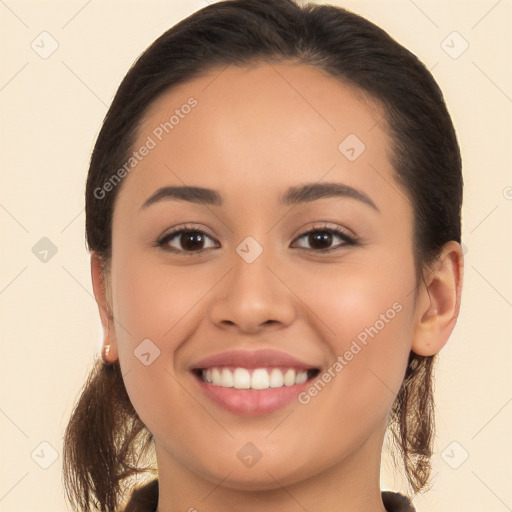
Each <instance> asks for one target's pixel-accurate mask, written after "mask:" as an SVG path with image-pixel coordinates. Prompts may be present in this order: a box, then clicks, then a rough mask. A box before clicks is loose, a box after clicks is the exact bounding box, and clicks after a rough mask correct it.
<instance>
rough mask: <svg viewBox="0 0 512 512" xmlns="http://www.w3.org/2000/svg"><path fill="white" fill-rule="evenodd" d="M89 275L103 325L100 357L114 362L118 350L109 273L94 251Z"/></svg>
mask: <svg viewBox="0 0 512 512" xmlns="http://www.w3.org/2000/svg"><path fill="white" fill-rule="evenodd" d="M105 274H106V275H105ZM91 277H92V287H93V290H94V297H95V298H96V304H97V305H98V311H99V314H100V319H101V325H102V327H103V347H102V351H101V353H102V357H103V360H104V361H105V362H108V363H114V362H115V361H116V360H117V357H118V352H117V340H116V336H115V330H114V320H113V315H112V297H111V286H110V275H109V274H108V273H106V272H105V273H104V271H103V269H102V265H101V257H100V256H99V255H98V253H96V252H94V251H92V252H91Z"/></svg>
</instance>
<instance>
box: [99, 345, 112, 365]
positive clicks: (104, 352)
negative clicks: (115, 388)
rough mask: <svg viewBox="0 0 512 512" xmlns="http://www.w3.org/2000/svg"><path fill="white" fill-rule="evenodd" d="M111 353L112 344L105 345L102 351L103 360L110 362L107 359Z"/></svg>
mask: <svg viewBox="0 0 512 512" xmlns="http://www.w3.org/2000/svg"><path fill="white" fill-rule="evenodd" d="M109 354H110V344H107V345H104V346H103V350H102V351H101V358H102V359H103V362H104V363H106V364H110V361H108V360H107V357H108V355H109Z"/></svg>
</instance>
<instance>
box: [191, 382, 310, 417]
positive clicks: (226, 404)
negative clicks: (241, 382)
mask: <svg viewBox="0 0 512 512" xmlns="http://www.w3.org/2000/svg"><path fill="white" fill-rule="evenodd" d="M194 378H195V380H197V381H198V382H199V385H200V387H201V389H202V390H203V392H204V393H205V395H206V396H207V397H208V398H210V399H211V400H213V402H215V403H216V404H217V405H219V406H220V407H222V408H224V409H226V410H228V411H230V412H232V413H234V414H239V415H243V416H258V415H263V414H270V413H272V412H274V411H277V410H279V409H281V408H283V407H285V406H286V405H288V404H289V403H290V402H292V401H293V400H294V399H296V398H297V395H298V394H299V393H301V392H302V391H304V390H305V389H306V388H307V387H308V386H309V384H310V382H309V380H307V381H306V382H303V383H302V384H294V385H293V386H282V387H280V388H268V389H261V390H251V389H235V388H225V387H222V386H214V385H213V384H210V383H209V382H204V381H203V380H201V379H200V378H199V377H194Z"/></svg>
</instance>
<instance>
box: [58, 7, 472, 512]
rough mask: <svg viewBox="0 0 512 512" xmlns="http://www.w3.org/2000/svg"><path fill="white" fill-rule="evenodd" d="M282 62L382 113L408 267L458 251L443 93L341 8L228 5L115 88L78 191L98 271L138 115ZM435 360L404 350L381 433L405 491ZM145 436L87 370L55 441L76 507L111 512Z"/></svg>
mask: <svg viewBox="0 0 512 512" xmlns="http://www.w3.org/2000/svg"><path fill="white" fill-rule="evenodd" d="M283 60H293V61H295V62H298V63H301V64H307V65H312V66H316V67H318V68H319V69H322V70H324V71H326V72H328V73H329V74H331V75H332V76H334V77H336V78H338V79H339V80H340V81H342V82H344V83H347V84H350V85H352V86H354V87H355V88H357V89H359V90H362V91H364V92H365V93H366V94H367V95H369V96H370V97H371V98H372V99H374V100H375V101H376V102H378V103H379V104H380V105H381V106H382V108H383V112H385V116H384V119H383V123H385V125H386V127H387V130H388V132H389V134H390V135H391V138H392V141H393V144H392V148H391V149H392V154H391V162H392V164H393V166H394V169H395V173H396V180H397V182H398V183H399V184H400V186H401V188H402V189H403V190H404V191H405V194H406V195H407V197H408V199H409V200H410V202H411V204H412V207H413V210H414V240H413V244H414V254H415V262H416V265H417V269H419V270H420V272H419V274H418V280H420V279H421V275H422V274H421V270H422V269H424V268H425V266H426V265H429V264H431V263H432V262H433V261H434V260H435V258H436V256H437V255H438V254H439V252H440V249H441V248H442V247H443V245H444V244H446V243H447V242H448V241H451V240H455V241H457V242H460V237H461V226H460V211H461V204H462V175H461V159H460V151H459V147H458V143H457V139H456V135H455V130H454V128H453V125H452V122H451V119H450V116H449V113H448V111H447V108H446V105H445V103H444V99H443V95H442V93H441V91H440V89H439V87H438V85H437V83H436V82H435V80H434V79H433V77H432V75H431V74H430V72H429V71H428V70H427V69H426V68H425V66H424V65H423V64H422V63H421V62H420V61H419V60H418V58H417V57H416V56H415V55H413V54H412V53H411V52H409V51H408V50H407V49H405V48H404V47H402V46H401V45H400V44H399V43H397V42H396V41H395V40H394V39H392V38H391V37H390V36H389V35H388V34H387V33H386V32H384V31H383V30H382V29H380V28H379V27H377V26H376V25H374V24H372V23H371V22H369V21H367V20H365V19H364V18H362V17H360V16H357V15H356V14H353V13H351V12H349V11H347V10H344V9H342V8H339V7H334V6H329V5H315V4H307V5H303V6H300V5H298V4H297V3H296V2H295V1H294V0H228V1H221V2H217V3H215V4H212V5H209V6H207V7H205V8H203V9H201V10H199V11H197V12H196V13H194V14H192V15H191V16H189V17H188V18H186V19H184V20H183V21H181V22H180V23H178V24H177V25H175V26H174V27H172V28H171V29H170V30H168V31H167V32H165V33H164V34H163V35H162V36H160V37H159V38H158V39H157V40H156V41H155V42H154V43H153V44H152V45H151V46H150V47H149V48H148V49H147V50H146V51H145V52H144V53H143V54H142V55H141V56H140V57H139V59H138V60H137V61H136V63H135V64H134V65H133V66H132V68H131V69H130V70H129V72H128V73H127V75H126V77H125V78H124V79H123V81H122V83H121V85H120V87H119V89H118V91H117V94H116V96H115V98H114V100H113V102H112V105H111V107H110V109H109V111H108V113H107V115H106V117H105V120H104V123H103V126H102V129H101V131H100V133H99V136H98V139H97V141H96V145H95V147H94V150H93V154H92V158H91V163H90V168H89V174H88V177H87V187H86V232H87V243H88V247H89V249H90V250H91V251H95V252H97V253H98V254H99V255H100V256H101V258H102V259H103V262H104V263H105V265H108V263H109V261H110V258H111V250H112V215H113V210H114V205H115V199H116V196H117V194H118V193H119V191H120V189H121V188H122V183H120V184H119V185H118V186H116V187H115V188H114V189H113V190H112V191H110V192H109V193H108V194H98V190H102V187H103V186H104V184H105V183H106V182H107V180H109V178H111V176H112V175H113V173H114V172H115V171H116V170H117V169H119V168H120V167H121V166H122V165H123V163H124V162H125V161H126V160H127V157H128V155H129V154H130V152H131V151H132V150H133V147H132V146H133V144H134V141H135V138H136V136H137V130H138V128H139V126H140V122H141V119H142V117H143V115H144V114H145V112H147V110H148V108H149V107H150V106H151V105H152V104H153V103H154V102H155V101H156V100H157V99H158V98H159V97H160V96H161V95H162V94H163V93H164V92H167V91H169V90H170V89H171V88H172V87H174V86H176V85H178V84H181V83H183V82H186V81H189V80H191V79H193V78H194V77H196V76H198V75H199V74H200V73H203V72H205V71H207V70H210V69H212V68H214V67H219V68H220V67H223V66H226V65H239V66H246V65H250V64H251V63H254V62H257V61H258V62H269V63H277V62H279V61H283ZM433 363H434V356H432V357H423V356H419V355H417V354H415V353H413V352H411V354H410V356H409V362H408V366H407V369H406V373H405V376H404V380H403V384H402V387H401V389H400V391H399V393H398V396H397V397H396V400H395V402H394V404H393V408H392V414H391V418H390V429H391V431H392V433H393V435H394V438H395V440H396V442H397V445H398V447H399V451H400V453H401V454H402V456H403V462H404V466H405V471H406V474H407V477H408V479H409V482H410V484H411V486H412V488H413V490H414V491H415V492H418V491H419V490H421V489H422V488H424V487H425V486H426V484H427V482H428V479H429V475H430V456H431V454H432V441H433V433H434V416H433V407H434V405H433V389H432V370H433ZM151 445H152V437H151V434H150V433H149V432H148V430H147V429H146V427H145V426H144V424H143V423H142V421H141V420H140V418H139V417H138V415H137V413H136V411H135V410H134V408H133V406H132V404H131V403H130V400H129V398H128V395H127V392H126V389H125V387H124V384H123V380H122V376H121V373H120V368H119V364H118V363H115V364H113V365H111V366H109V365H105V364H104V363H102V362H101V361H99V362H97V364H96V366H95V368H94V370H93V372H92V373H91V375H90V377H89V380H88V381H87V383H86V384H85V386H84V389H83V391H82V394H81V396H80V398H79V400H78V402H77V404H76V407H75V409H74V411H73V413H72V416H71V420H70V422H69V425H68V428H67V430H66V434H65V440H64V457H63V458H64V479H65V486H66V491H67V494H68V498H69V500H70V501H71V502H72V503H73V504H74V505H75V506H76V507H78V509H79V510H83V511H90V510H93V509H97V510H101V511H114V510H117V509H118V506H119V504H120V502H121V501H122V494H123V489H124V482H126V481H127V478H128V477H130V476H133V475H134V474H136V473H137V472H140V471H144V467H143V465H142V464H141V461H142V460H145V459H144V457H145V456H146V455H147V454H148V453H149V452H150V448H151Z"/></svg>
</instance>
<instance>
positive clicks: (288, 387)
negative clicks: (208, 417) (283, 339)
mask: <svg viewBox="0 0 512 512" xmlns="http://www.w3.org/2000/svg"><path fill="white" fill-rule="evenodd" d="M190 370H191V372H192V375H193V378H194V380H195V382H196V383H197V385H198V386H199V390H200V393H201V394H202V395H203V396H205V397H206V398H207V399H208V400H209V401H211V402H212V403H213V405H215V406H220V408H222V409H223V410H224V411H229V412H231V413H233V414H237V415H243V416H254V415H264V414H270V413H272V412H274V411H277V410H279V409H282V408H284V407H285V406H287V405H290V406H291V402H293V401H294V399H296V398H297V396H298V395H299V393H301V392H302V391H304V390H305V389H306V387H307V386H309V385H310V381H311V380H312V379H314V378H315V377H316V376H317V375H318V374H319V373H320V366H319V365H318V366H316V365H308V364H307V363H304V362H303V361H300V360H298V359H296V358H294V357H293V356H290V355H289V354H284V353H282V352H278V351H275V350H259V351H256V352H248V351H240V350H238V351H232V352H224V353H221V354H216V355H213V356H210V357H207V358H205V359H203V360H202V361H198V362H197V363H196V364H195V365H193V366H192V367H191V368H190ZM295 402H296V403H297V404H298V403H299V402H298V400H295Z"/></svg>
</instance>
